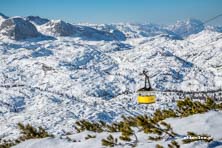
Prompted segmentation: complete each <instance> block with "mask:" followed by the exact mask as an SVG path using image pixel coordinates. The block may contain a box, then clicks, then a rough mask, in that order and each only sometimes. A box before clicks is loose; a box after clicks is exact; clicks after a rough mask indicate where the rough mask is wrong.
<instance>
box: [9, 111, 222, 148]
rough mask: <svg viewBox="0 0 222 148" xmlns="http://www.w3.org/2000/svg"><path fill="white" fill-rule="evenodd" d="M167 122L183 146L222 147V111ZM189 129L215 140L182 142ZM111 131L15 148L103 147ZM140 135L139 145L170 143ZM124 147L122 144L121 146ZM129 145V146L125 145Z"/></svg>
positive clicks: (42, 140)
mask: <svg viewBox="0 0 222 148" xmlns="http://www.w3.org/2000/svg"><path fill="white" fill-rule="evenodd" d="M165 121H166V122H167V123H170V124H171V126H172V128H173V130H174V132H176V133H177V134H179V135H180V137H179V138H177V139H175V140H176V141H177V142H178V143H179V144H180V145H181V148H206V147H209V148H213V147H214V148H215V147H216V148H221V147H222V139H221V138H222V135H221V132H222V126H221V125H222V112H216V111H210V112H207V113H204V114H196V115H193V116H189V117H185V118H170V119H167V120H165ZM188 131H192V132H195V133H197V134H209V135H210V136H212V137H213V139H214V141H212V142H211V143H205V142H202V141H198V142H193V143H190V144H182V140H183V139H184V137H186V134H187V132H188ZM87 134H91V135H96V138H93V139H88V140H85V137H86V135H87ZM108 135H109V133H92V132H89V131H86V132H83V133H77V134H74V135H71V136H69V137H71V139H75V140H76V141H77V142H68V141H67V140H61V139H53V138H44V139H32V140H28V141H25V142H22V143H21V144H18V145H17V146H14V147H13V148H39V147H44V148H61V147H67V148H74V147H81V148H87V147H91V148H99V147H103V146H102V145H101V139H103V138H104V137H107V136H108ZM136 135H137V136H138V139H139V142H138V145H137V147H138V148H144V147H155V146H156V144H161V145H162V146H164V147H167V145H168V144H169V143H170V140H168V141H164V140H162V141H158V142H150V141H149V140H147V139H148V135H146V134H144V133H141V132H138V133H136ZM113 136H114V137H118V136H119V133H114V134H113ZM79 141H80V142H79ZM121 147H122V146H121ZM125 147H127V146H125Z"/></svg>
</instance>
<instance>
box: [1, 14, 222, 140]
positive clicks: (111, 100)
mask: <svg viewBox="0 0 222 148" xmlns="http://www.w3.org/2000/svg"><path fill="white" fill-rule="evenodd" d="M6 19H7V18H6ZM13 19H14V18H9V19H8V20H13ZM19 20H22V22H24V21H25V22H27V23H28V24H29V25H30V24H31V23H30V22H29V20H25V19H24V18H20V19H19ZM30 21H31V20H30ZM31 25H32V24H31ZM10 26H12V28H13V27H14V25H13V24H12V25H10ZM33 26H34V27H35V29H34V30H35V31H36V30H38V31H37V33H41V34H42V35H48V36H51V38H38V37H37V38H29V37H28V38H26V39H25V40H19V41H16V40H14V39H13V38H5V36H1V37H2V38H1V41H0V63H1V67H0V94H1V96H0V128H1V129H3V130H0V137H16V136H18V134H19V132H18V130H17V128H16V124H17V123H18V122H22V123H31V124H32V125H34V126H39V125H41V126H43V127H44V128H46V129H47V130H48V131H49V132H51V133H55V134H59V135H62V134H63V133H64V132H66V131H69V130H72V129H73V127H72V125H73V123H74V122H75V121H76V120H79V119H90V120H103V121H106V122H112V121H116V120H118V119H120V117H121V115H126V116H127V115H139V114H150V113H152V112H153V110H154V109H157V108H174V106H175V104H174V103H172V98H176V96H165V95H164V94H162V93H158V94H157V97H158V100H159V101H158V102H157V103H156V104H152V105H149V106H146V105H138V104H137V103H136V90H137V89H138V88H140V87H142V86H143V76H141V75H140V73H141V72H142V70H144V69H146V70H148V71H149V75H150V77H151V83H152V85H153V87H154V88H155V89H156V90H165V89H177V90H185V91H188V90H193V91H196V90H207V89H218V88H220V87H221V85H222V84H221V83H222V70H221V63H222V58H221V57H222V55H221V53H222V52H221V50H222V39H221V36H222V34H221V33H220V32H216V31H215V30H209V29H206V30H203V31H201V32H199V33H197V34H193V35H190V36H188V37H187V38H185V39H184V40H181V39H180V40H179V39H176V38H172V35H174V34H175V33H172V31H169V30H167V29H164V27H163V28H161V27H160V26H158V27H157V26H155V25H154V26H152V25H147V26H146V25H131V24H122V25H120V24H116V25H73V24H68V23H66V22H63V21H52V20H51V21H49V22H47V23H44V24H42V25H38V24H35V25H32V29H33ZM25 28H26V29H27V27H25ZM36 28H37V29H36ZM4 30H7V29H4ZM72 31H73V32H72ZM7 33H8V32H7ZM69 33H71V34H69ZM179 36H180V35H179ZM26 37H27V36H26ZM176 99H177V98H176ZM169 102H171V103H169Z"/></svg>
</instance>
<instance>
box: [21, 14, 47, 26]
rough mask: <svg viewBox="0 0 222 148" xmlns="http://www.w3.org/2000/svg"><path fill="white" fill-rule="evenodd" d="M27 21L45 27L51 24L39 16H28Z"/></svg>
mask: <svg viewBox="0 0 222 148" xmlns="http://www.w3.org/2000/svg"><path fill="white" fill-rule="evenodd" d="M25 19H26V20H28V21H30V22H32V23H33V24H35V25H43V24H45V23H48V22H49V20H48V19H45V18H41V17H39V16H27V17H26V18H25Z"/></svg>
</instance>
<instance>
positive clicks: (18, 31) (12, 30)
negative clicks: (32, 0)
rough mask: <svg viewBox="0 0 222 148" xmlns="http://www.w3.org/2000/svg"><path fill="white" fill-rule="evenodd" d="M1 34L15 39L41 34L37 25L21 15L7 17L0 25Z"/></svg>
mask: <svg viewBox="0 0 222 148" xmlns="http://www.w3.org/2000/svg"><path fill="white" fill-rule="evenodd" d="M0 34H1V35H3V36H6V37H8V38H11V39H14V40H22V39H27V38H34V37H38V36H40V33H39V32H38V31H37V29H36V28H35V26H34V25H33V24H32V23H30V22H29V21H26V20H24V19H23V18H21V17H12V18H8V19H5V20H4V21H3V22H2V23H1V25H0Z"/></svg>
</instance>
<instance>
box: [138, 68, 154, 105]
mask: <svg viewBox="0 0 222 148" xmlns="http://www.w3.org/2000/svg"><path fill="white" fill-rule="evenodd" d="M143 74H144V75H145V86H144V87H143V88H140V89H139V90H138V91H137V95H138V96H137V102H138V103H139V104H151V103H155V102H156V92H155V91H154V90H153V89H152V87H151V84H150V80H149V77H148V75H147V72H146V71H143ZM147 84H148V87H147Z"/></svg>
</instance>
